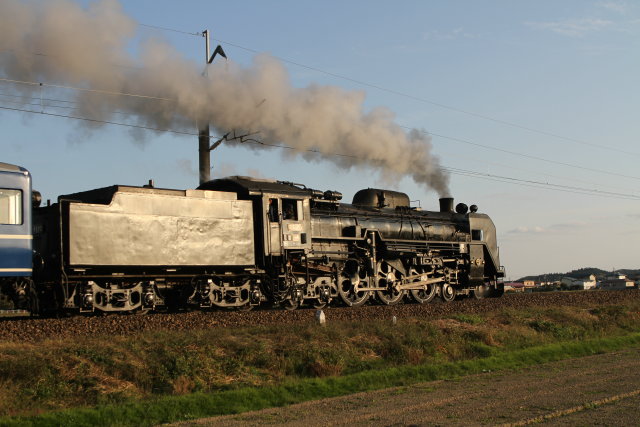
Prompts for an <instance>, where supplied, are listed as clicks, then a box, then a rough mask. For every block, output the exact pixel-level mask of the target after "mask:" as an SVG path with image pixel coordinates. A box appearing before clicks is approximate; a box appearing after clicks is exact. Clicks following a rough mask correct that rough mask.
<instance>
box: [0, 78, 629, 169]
mask: <svg viewBox="0 0 640 427" xmlns="http://www.w3.org/2000/svg"><path fill="white" fill-rule="evenodd" d="M0 82H8V83H15V84H25V85H30V86H40V87H43V86H44V87H53V88H62V89H70V90H79V91H89V92H93V93H98V94H108V95H121V96H127V97H137V98H145V99H151V100H161V101H167V102H176V101H175V100H173V99H170V98H164V97H157V96H152V95H142V94H135V93H126V92H117V91H108V90H103V89H88V88H82V87H76V86H66V85H54V84H47V83H40V82H33V81H25V80H15V79H7V78H0ZM398 126H400V127H401V128H403V129H414V128H411V127H409V126H403V125H398ZM418 131H419V132H421V133H423V134H425V135H430V136H437V137H439V138H444V139H447V140H450V141H454V142H459V143H463V144H468V145H472V146H476V147H481V148H484V149H487V150H493V151H498V152H502V153H506V154H510V155H513V156H518V157H523V158H527V159H531V160H537V161H542V162H546V163H551V164H556V165H561V166H566V167H571V168H575V169H581V170H586V171H590V172H597V173H602V174H606V175H611V176H618V177H621V178H628V179H634V180H640V177H637V176H632V175H626V174H621V173H617V172H610V171H606V170H603V169H597V168H590V167H586V166H580V165H575V164H572V163H567V162H561V161H557V160H551V159H546V158H544V157H539V156H534V155H530V154H525V153H519V152H517V151H512V150H506V149H503V148H498V147H493V146H490V145H485V144H480V143H477V142H473V141H469V140H466V139H462V138H457V137H452V136H447V135H443V134H438V133H434V132H430V131H426V130H418Z"/></svg>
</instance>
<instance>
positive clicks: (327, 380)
mask: <svg viewBox="0 0 640 427" xmlns="http://www.w3.org/2000/svg"><path fill="white" fill-rule="evenodd" d="M639 331H640V303H634V304H629V305H618V306H607V307H592V308H586V309H579V308H567V307H548V308H527V309H520V310H504V311H499V312H495V313H485V314H465V315H462V314H457V315H452V316H451V317H449V318H443V319H436V320H424V319H399V321H398V324H397V325H393V324H392V323H391V322H389V321H382V320H381V321H371V322H369V323H358V324H354V323H340V322H333V323H329V324H328V325H326V327H319V326H317V325H315V324H313V323H312V322H310V323H309V324H300V325H296V327H295V328H291V326H290V325H289V326H266V327H265V326H262V327H253V328H233V329H229V328H213V329H208V330H199V331H189V332H166V331H158V332H155V333H152V334H149V333H145V334H140V335H135V336H130V337H109V339H108V340H105V339H103V338H81V339H76V340H66V341H65V340H49V341H44V342H41V343H37V344H25V343H15V342H3V343H0V416H4V418H0V425H63V424H64V425H86V424H89V423H91V424H98V425H131V424H136V425H138V424H147V425H151V424H157V423H160V422H170V421H176V420H182V419H190V418H194V417H202V416H211V415H219V414H228V413H238V412H243V411H247V410H252V409H261V408H265V407H270V406H281V405H286V404H290V403H295V402H300V401H304V400H309V399H318V398H322V397H330V396H339V395H344V394H349V393H353V392H358V391H366V390H373V389H379V388H384V387H390V386H402V385H407V384H413V383H415V382H418V381H429V380H433V379H442V378H455V377H459V376H462V375H466V374H470V373H478V372H483V371H488V370H491V371H495V370H500V369H517V368H519V367H522V366H529V365H532V364H537V363H542V362H546V361H551V360H558V359H562V358H567V357H579V356H584V355H589V354H594V353H599V352H605V351H611V350H615V349H618V348H623V347H627V346H637V345H640V334H638V332H639Z"/></svg>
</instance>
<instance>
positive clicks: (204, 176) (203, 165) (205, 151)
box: [198, 30, 211, 184]
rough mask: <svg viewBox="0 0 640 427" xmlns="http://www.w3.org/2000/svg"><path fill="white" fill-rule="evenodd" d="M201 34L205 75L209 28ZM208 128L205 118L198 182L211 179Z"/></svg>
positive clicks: (200, 141) (201, 139)
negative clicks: (203, 46) (203, 43)
mask: <svg viewBox="0 0 640 427" xmlns="http://www.w3.org/2000/svg"><path fill="white" fill-rule="evenodd" d="M202 35H203V36H204V39H205V48H206V53H205V57H204V63H205V69H204V75H205V77H206V76H207V66H208V64H209V30H204V31H203V32H202ZM209 138H210V129H209V121H208V120H207V121H206V122H205V123H203V125H202V126H201V127H200V129H199V130H198V155H199V164H200V184H203V183H205V182H207V181H209V180H211V150H210V148H209Z"/></svg>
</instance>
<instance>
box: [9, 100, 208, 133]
mask: <svg viewBox="0 0 640 427" xmlns="http://www.w3.org/2000/svg"><path fill="white" fill-rule="evenodd" d="M0 109H2V110H9V111H19V112H22V113H32V114H42V115H45V116H51V117H61V118H66V119H74V120H83V121H87V122H93V123H102V124H107V125H114V126H126V127H132V128H138V129H144V130H151V131H155V132H167V133H174V134H177V135H188V136H198V134H197V133H194V132H185V131H179V130H173V129H163V128H154V127H151V126H142V125H134V124H130V123H120V122H112V121H109V120H99V119H91V118H88V117H80V116H68V115H64V114H55V113H49V112H46V111H35V110H26V109H23V108H13V107H5V106H0ZM209 138H210V139H211V138H219V137H217V136H213V135H210V136H209Z"/></svg>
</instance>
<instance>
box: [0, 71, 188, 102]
mask: <svg viewBox="0 0 640 427" xmlns="http://www.w3.org/2000/svg"><path fill="white" fill-rule="evenodd" d="M0 81H2V82H8V83H17V84H24V85H28V86H41V87H43V86H44V87H53V88H56V89H69V90H80V91H84V92H93V93H99V94H102V95H117V96H130V97H133V98H146V99H153V100H157V101H169V102H176V101H175V100H174V99H169V98H163V97H160V96H152V95H141V94H137V93H128V92H117V91H111V90H106V89H89V88H86V87H77V86H66V85H55V84H50V83H42V82H30V81H25V80H13V79H6V78H1V77H0Z"/></svg>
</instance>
